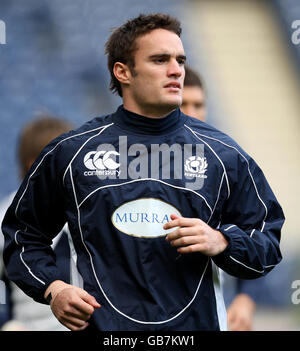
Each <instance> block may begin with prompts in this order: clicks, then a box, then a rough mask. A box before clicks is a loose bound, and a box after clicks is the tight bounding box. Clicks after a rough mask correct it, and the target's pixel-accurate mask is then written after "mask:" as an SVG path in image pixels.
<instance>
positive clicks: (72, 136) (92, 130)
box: [15, 126, 106, 218]
mask: <svg viewBox="0 0 300 351" xmlns="http://www.w3.org/2000/svg"><path fill="white" fill-rule="evenodd" d="M104 127H106V126H101V127H98V128H95V129H91V130H88V131H85V132H82V133H79V134H75V135H71V136H69V137H67V138H65V139H63V140H61V141H60V142H58V143H57V144H56V145H55V146H54V147H53V148H52V149H51V150H50V151H48V152H47V153H46V154H45V155H44V156H43V158H42V159H41V161H40V162H39V164H38V165H37V166H36V168H35V169H34V171H33V172H32V173H31V174H30V176H29V178H28V181H27V184H26V187H25V190H24V191H23V194H22V195H21V196H20V199H19V201H18V203H17V206H16V209H15V216H16V218H18V215H17V212H18V208H19V205H20V202H21V201H22V199H23V196H24V195H25V193H26V191H27V189H28V186H29V182H30V179H31V178H32V176H33V175H34V174H35V172H36V171H37V169H38V168H39V167H40V165H41V164H42V163H43V162H44V159H45V158H46V157H47V156H48V155H49V154H50V153H51V152H52V151H54V150H55V149H56V148H57V147H58V145H60V144H61V143H63V142H64V141H66V140H68V139H72V138H75V137H77V136H79V135H84V134H87V133H91V132H94V131H95V130H98V129H101V128H104Z"/></svg>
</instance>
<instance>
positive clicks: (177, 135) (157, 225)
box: [3, 14, 284, 331]
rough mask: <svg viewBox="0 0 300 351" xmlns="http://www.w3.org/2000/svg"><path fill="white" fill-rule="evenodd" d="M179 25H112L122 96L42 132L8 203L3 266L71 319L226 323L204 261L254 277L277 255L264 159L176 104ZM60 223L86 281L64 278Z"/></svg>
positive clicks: (152, 20)
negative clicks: (75, 123)
mask: <svg viewBox="0 0 300 351" xmlns="http://www.w3.org/2000/svg"><path fill="white" fill-rule="evenodd" d="M180 34H181V28H180V23H179V22H178V20H176V19H174V18H172V17H170V16H168V15H164V14H152V15H140V16H139V17H137V18H135V19H132V20H130V21H128V22H126V23H125V24H124V25H122V26H121V27H119V28H117V29H116V30H115V31H114V32H113V33H112V34H111V36H110V38H109V39H108V42H107V44H106V53H107V54H108V67H109V70H110V73H111V86H110V88H111V90H112V91H116V92H118V93H119V94H120V95H121V96H122V97H123V105H122V106H120V107H119V108H118V110H117V111H116V112H115V113H113V114H110V115H107V116H103V117H99V118H95V119H93V120H91V121H90V122H88V123H86V124H85V125H83V126H82V127H81V128H79V129H77V130H76V131H72V132H70V133H67V134H65V135H64V136H62V137H60V138H58V139H56V140H55V141H54V142H52V143H51V144H50V145H48V146H47V147H46V148H45V149H44V151H43V152H42V154H41V155H40V157H39V159H38V160H37V161H36V162H35V164H34V166H33V168H32V171H31V172H30V173H29V174H28V176H27V177H26V179H25V181H24V182H23V184H22V186H21V187H20V189H19V191H18V193H17V195H16V197H15V198H14V200H13V202H12V205H11V206H10V208H9V210H8V212H7V214H6V216H5V219H4V222H3V232H4V234H5V239H6V243H5V251H4V260H5V264H6V266H7V270H8V273H9V275H10V277H11V279H14V280H15V281H16V282H17V283H18V284H19V285H20V286H22V288H23V289H24V291H26V292H27V294H29V295H30V296H32V297H33V298H34V299H35V300H37V301H39V302H42V303H45V302H46V300H47V301H48V302H49V303H50V305H51V309H52V311H53V313H54V314H55V315H56V317H57V318H58V319H59V320H60V322H61V323H63V324H64V325H65V326H67V327H68V328H70V329H71V330H83V329H86V328H87V326H88V325H89V328H95V329H98V330H152V331H153V330H220V329H222V330H223V329H226V311H225V308H224V303H223V300H222V296H221V294H220V289H219V285H218V281H217V276H215V272H214V271H213V266H212V261H214V262H215V263H216V264H217V266H219V267H220V268H222V269H224V270H225V271H227V272H228V273H230V274H232V275H235V276H239V277H241V278H249V279H250V278H257V277H259V276H261V275H264V274H266V273H267V272H268V271H270V270H271V269H272V268H273V267H274V266H275V265H276V264H277V263H278V262H279V261H280V260H281V254H280V250H279V238H280V228H281V225H282V223H283V221H284V217H283V213H282V210H281V207H280V206H279V204H278V203H277V201H276V199H275V197H274V195H273V193H272V191H271V190H270V188H269V186H268V184H267V182H266V180H265V178H264V176H263V174H262V172H261V171H260V170H259V168H258V167H257V165H256V164H255V162H254V161H253V160H252V159H251V158H250V157H249V156H248V155H247V154H245V153H244V151H243V150H241V149H240V147H239V146H238V145H237V144H236V143H234V141H232V140H231V139H230V138H229V137H227V136H226V135H224V134H223V133H221V132H219V131H217V130H216V129H214V128H212V127H209V126H206V127H205V128H203V127H202V125H203V124H202V123H200V122H199V121H197V120H196V119H193V118H190V117H188V116H186V115H184V114H182V113H181V112H180V110H179V106H180V105H181V101H182V87H183V81H184V64H185V59H186V56H185V52H184V49H183V45H182V42H181V39H180ZM66 222H68V225H69V229H70V232H71V235H72V239H73V242H74V246H75V250H76V254H77V268H78V270H79V273H80V274H81V276H82V279H83V287H82V288H81V287H75V286H72V285H69V284H66V283H65V282H64V281H63V279H62V277H61V275H60V272H59V270H58V269H57V267H56V266H55V262H54V258H53V253H52V250H51V248H50V244H51V241H52V239H53V238H54V237H55V235H56V234H57V233H58V231H59V230H60V229H61V227H62V226H63V225H64V223H66Z"/></svg>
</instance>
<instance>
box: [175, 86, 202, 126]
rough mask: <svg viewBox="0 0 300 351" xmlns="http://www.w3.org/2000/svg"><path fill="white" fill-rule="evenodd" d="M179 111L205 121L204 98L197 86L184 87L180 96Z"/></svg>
mask: <svg viewBox="0 0 300 351" xmlns="http://www.w3.org/2000/svg"><path fill="white" fill-rule="evenodd" d="M180 109H181V111H182V112H183V113H185V114H186V115H189V116H192V117H195V118H197V119H200V120H201V121H205V114H206V108H205V96H204V92H203V90H202V89H201V88H200V87H199V86H189V85H187V86H185V87H184V89H183V94H182V105H181V107H180Z"/></svg>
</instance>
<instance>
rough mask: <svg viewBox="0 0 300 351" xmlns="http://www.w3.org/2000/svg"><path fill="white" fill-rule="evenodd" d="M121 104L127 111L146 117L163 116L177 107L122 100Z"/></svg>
mask: <svg viewBox="0 0 300 351" xmlns="http://www.w3.org/2000/svg"><path fill="white" fill-rule="evenodd" d="M123 106H124V108H125V110H127V111H131V112H133V113H136V114H138V115H141V116H145V117H148V118H164V117H166V116H167V115H168V114H170V113H171V112H172V111H174V110H176V108H177V106H140V105H137V104H134V103H129V102H128V101H124V100H123Z"/></svg>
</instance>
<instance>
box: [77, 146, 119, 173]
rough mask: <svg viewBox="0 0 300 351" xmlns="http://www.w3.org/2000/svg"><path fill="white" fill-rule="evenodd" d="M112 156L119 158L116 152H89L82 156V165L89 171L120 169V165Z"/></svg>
mask: <svg viewBox="0 0 300 351" xmlns="http://www.w3.org/2000/svg"><path fill="white" fill-rule="evenodd" d="M112 155H115V156H120V154H119V153H118V152H116V151H90V152H88V153H87V154H86V155H85V156H84V160H83V163H84V165H85V167H86V168H88V169H90V170H91V171H96V170H107V169H108V170H114V169H117V168H119V167H120V163H117V162H116V161H114V160H113V159H112V158H111V156H112Z"/></svg>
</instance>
